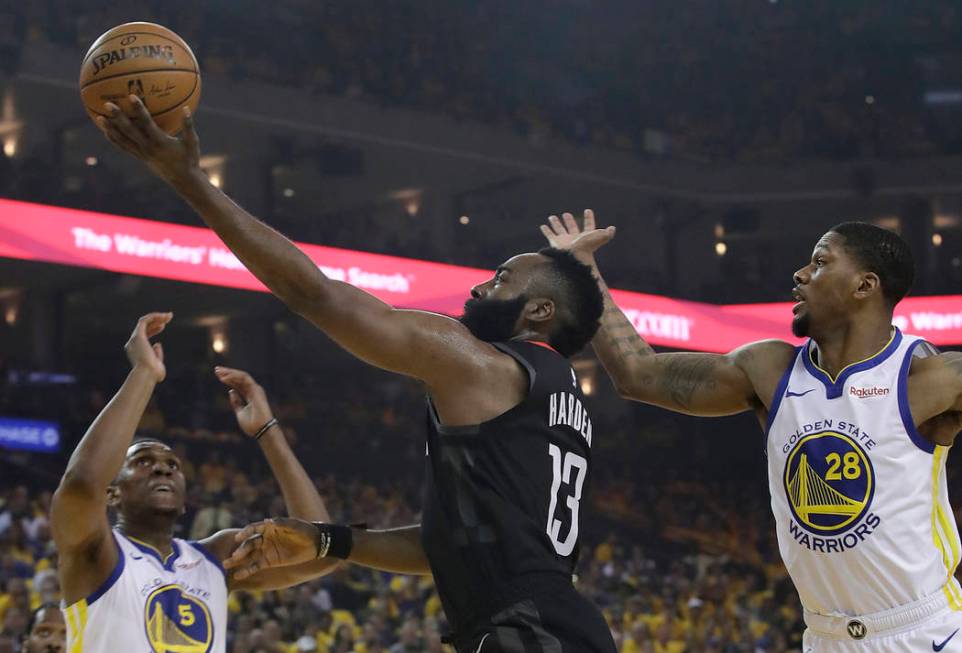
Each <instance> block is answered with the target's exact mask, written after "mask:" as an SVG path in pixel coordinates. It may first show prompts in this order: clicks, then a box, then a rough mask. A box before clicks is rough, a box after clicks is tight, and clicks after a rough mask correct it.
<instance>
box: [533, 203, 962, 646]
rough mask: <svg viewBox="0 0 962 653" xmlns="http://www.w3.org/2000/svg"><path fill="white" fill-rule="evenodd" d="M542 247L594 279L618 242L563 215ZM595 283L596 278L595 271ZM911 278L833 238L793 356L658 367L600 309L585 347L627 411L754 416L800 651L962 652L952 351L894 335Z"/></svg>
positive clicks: (806, 271)
mask: <svg viewBox="0 0 962 653" xmlns="http://www.w3.org/2000/svg"><path fill="white" fill-rule="evenodd" d="M542 232H543V233H544V234H545V236H546V237H547V239H548V242H549V243H550V244H551V245H552V246H554V247H559V248H565V249H568V250H569V251H571V252H572V253H574V254H575V255H576V256H577V257H578V258H579V260H581V261H582V262H584V263H586V264H588V265H592V266H593V267H594V269H595V271H596V273H597V266H596V264H595V260H594V252H595V250H597V249H598V248H599V247H601V246H602V245H604V244H605V243H606V242H608V241H609V240H611V238H612V237H613V236H614V228H613V227H609V228H607V229H595V224H594V215H593V214H592V213H591V212H590V211H586V212H585V222H584V229H581V228H579V226H578V224H577V223H576V221H575V219H574V217H573V216H572V215H571V214H564V215H563V219H562V220H559V219H558V218H557V217H556V216H551V217H550V218H549V224H548V225H545V226H543V227H542ZM597 275H598V278H599V281H600V278H601V277H600V273H597ZM913 277H914V264H913V262H912V255H911V252H910V251H909V248H908V245H907V244H906V243H905V241H903V240H902V239H901V238H900V237H899V236H898V235H897V234H895V233H893V232H891V231H887V230H885V229H881V228H879V227H876V226H874V225H871V224H866V223H859V222H849V223H843V224H839V225H836V226H834V227H832V228H831V229H830V230H829V231H828V232H827V233H825V235H823V236H822V237H821V238H820V239H819V240H818V242H817V243H816V244H815V248H814V250H813V252H812V257H811V260H810V261H809V262H808V263H806V264H805V265H804V266H803V267H801V268H800V269H799V270H798V271H797V272H796V273H795V274H794V278H793V280H794V290H793V292H792V294H793V296H794V298H795V299H796V301H797V303H796V304H795V306H794V308H793V313H794V317H793V319H792V331H793V333H794V334H795V335H796V336H798V337H807V338H808V340H807V341H806V342H805V343H804V344H803V345H802V346H799V347H795V346H793V345H791V344H789V343H787V342H783V341H779V340H767V341H763V342H756V343H751V344H748V345H745V346H743V347H740V348H738V349H736V350H734V351H732V352H731V353H729V354H724V355H716V354H702V353H663V354H659V353H655V351H654V350H652V348H651V347H650V346H648V344H647V343H646V342H645V341H644V340H642V338H641V337H640V336H639V335H638V333H637V332H636V331H635V329H634V327H633V326H632V325H631V323H630V322H629V321H628V319H627V318H626V317H625V315H624V314H622V312H621V310H619V309H618V307H617V306H616V305H615V304H614V302H613V301H612V300H611V296H610V294H609V293H608V292H607V288H606V287H605V286H604V282H603V281H600V285H601V288H602V290H603V292H604V293H605V314H604V317H603V318H602V326H601V329H600V331H599V332H598V335H597V336H595V338H594V341H593V344H594V348H595V351H596V352H597V354H598V357H599V358H600V359H601V361H602V362H603V363H604V366H605V368H606V369H607V371H608V373H609V375H610V376H611V378H612V381H613V382H614V384H615V387H616V388H617V389H618V391H619V392H620V394H621V395H622V396H623V397H625V398H628V399H633V400H636V401H642V402H645V403H649V404H653V405H656V406H661V407H663V408H667V409H669V410H674V411H677V412H681V413H686V414H689V415H701V416H714V415H731V414H735V413H740V412H742V411H748V410H751V411H753V412H754V413H755V415H756V416H757V418H758V421H759V423H760V424H761V426H762V428H763V429H764V431H765V434H766V436H767V438H768V444H767V459H768V460H767V463H768V471H769V490H770V494H771V503H772V511H773V513H774V515H775V522H776V527H777V535H778V541H779V549H780V552H781V555H782V559H783V560H784V562H785V565H786V567H787V568H788V571H789V573H790V574H791V577H792V580H793V581H794V583H795V587H796V589H797V590H798V593H799V596H800V598H801V601H802V605H803V606H804V608H805V623H806V625H807V629H806V632H805V634H804V651H806V652H809V651H814V652H817V653H822V652H825V651H829V652H850V653H856V652H859V653H861V652H863V651H873V652H875V651H877V652H878V653H883V652H884V653H895V652H901V651H905V652H909V651H912V652H917V651H922V650H932V651H943V650H944V651H962V637H956V633H957V632H958V631H959V629H960V628H962V589H960V586H959V582H958V581H957V580H956V578H955V570H956V567H957V565H958V564H959V557H960V551H962V546H960V542H959V533H958V528H957V527H956V522H955V518H954V513H953V511H952V508H951V506H950V505H949V501H948V493H947V491H946V477H945V459H946V454H947V452H948V449H949V447H951V446H952V444H953V442H954V441H955V437H956V435H957V434H958V432H959V430H960V428H962V353H959V352H949V353H944V354H939V353H938V352H937V351H935V350H934V348H932V347H931V345H929V344H928V343H926V342H925V341H923V340H921V339H920V338H917V337H915V336H908V335H905V334H903V333H902V332H901V331H900V330H899V329H898V328H897V327H895V326H893V324H892V315H893V311H894V309H895V306H896V304H898V302H899V301H901V299H902V298H903V297H904V296H905V295H906V293H908V291H909V288H910V286H911V285H912V280H913Z"/></svg>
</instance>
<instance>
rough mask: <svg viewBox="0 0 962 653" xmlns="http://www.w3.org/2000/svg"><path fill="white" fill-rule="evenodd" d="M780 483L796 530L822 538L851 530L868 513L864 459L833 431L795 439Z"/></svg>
mask: <svg viewBox="0 0 962 653" xmlns="http://www.w3.org/2000/svg"><path fill="white" fill-rule="evenodd" d="M784 482H785V492H786V494H787V495H788V503H789V505H790V506H791V509H792V513H793V514H794V515H795V519H796V520H798V523H799V525H801V526H802V528H804V529H806V530H807V531H809V532H810V533H814V534H815V535H822V536H826V535H838V534H841V533H844V532H845V531H847V530H848V529H849V528H851V527H852V526H853V525H855V524H856V523H857V522H858V521H859V519H860V518H861V517H862V516H863V515H865V514H866V513H867V512H868V509H869V507H870V506H871V504H872V496H873V494H874V492H875V472H874V470H873V469H872V463H871V461H870V460H869V458H868V456H866V455H865V452H864V451H863V450H862V447H861V446H859V444H858V443H857V442H856V441H855V440H853V439H852V438H850V437H848V436H847V435H844V434H842V433H837V432H835V431H823V432H821V433H813V434H812V435H808V436H806V437H804V438H802V439H801V440H799V441H798V443H797V444H796V445H795V448H794V449H792V452H791V453H790V454H789V455H788V461H787V462H786V464H785V478H784ZM793 530H794V529H793ZM796 539H799V538H797V537H796ZM859 539H861V534H860V536H859ZM805 540H806V542H807V540H808V538H807V537H806V538H805ZM857 541H858V540H856V542H857ZM819 548H821V547H819ZM833 548H834V547H830V548H829V550H831V549H833ZM846 548H847V547H846Z"/></svg>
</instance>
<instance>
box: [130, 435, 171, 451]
mask: <svg viewBox="0 0 962 653" xmlns="http://www.w3.org/2000/svg"><path fill="white" fill-rule="evenodd" d="M137 444H159V445H160V446H162V447H166V448H167V449H170V448H171V447H170V445H169V444H167V443H166V442H164V441H163V440H158V439H157V438H152V437H150V436H146V435H138V436H136V437H135V438H134V439H133V441H132V442H131V443H130V445H129V446H128V447H127V448H128V449H130V447H132V446H134V445H137Z"/></svg>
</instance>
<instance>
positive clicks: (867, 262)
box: [830, 222, 915, 307]
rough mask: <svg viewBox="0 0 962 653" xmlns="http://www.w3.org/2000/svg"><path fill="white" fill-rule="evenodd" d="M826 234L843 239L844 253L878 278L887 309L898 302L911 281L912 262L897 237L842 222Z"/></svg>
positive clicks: (905, 245) (861, 224)
mask: <svg viewBox="0 0 962 653" xmlns="http://www.w3.org/2000/svg"><path fill="white" fill-rule="evenodd" d="M830 231H833V232H835V233H837V234H838V235H839V236H842V237H843V238H844V239H845V251H846V252H848V253H849V254H851V255H852V256H853V257H854V258H855V259H856V260H857V261H858V262H859V264H860V265H862V266H863V267H864V268H865V269H866V270H868V271H869V272H874V273H875V274H877V275H878V277H879V279H880V280H881V282H882V294H883V295H884V296H885V298H886V299H887V300H888V302H889V304H890V305H891V306H893V307H894V306H895V305H896V304H898V303H899V302H900V301H902V299H903V298H904V297H905V296H906V295H907V294H908V292H909V289H910V288H911V287H912V282H913V281H914V280H915V261H914V260H913V259H912V250H911V249H909V244H908V243H907V242H905V240H904V239H903V238H902V237H901V236H899V235H898V234H897V233H895V232H894V231H889V230H888V229H883V228H881V227H877V226H875V225H874V224H869V223H868V222H843V223H841V224H837V225H835V226H834V227H832V228H831V230H830Z"/></svg>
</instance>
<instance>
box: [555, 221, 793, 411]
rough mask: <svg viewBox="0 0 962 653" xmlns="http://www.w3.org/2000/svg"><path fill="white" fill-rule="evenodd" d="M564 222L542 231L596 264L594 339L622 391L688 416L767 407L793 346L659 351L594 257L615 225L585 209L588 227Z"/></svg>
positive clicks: (558, 244)
mask: <svg viewBox="0 0 962 653" xmlns="http://www.w3.org/2000/svg"><path fill="white" fill-rule="evenodd" d="M562 217H563V219H564V222H562V221H561V220H559V219H558V218H557V217H556V216H551V217H550V218H549V219H548V220H549V225H550V226H542V228H541V230H542V233H544V235H545V236H546V237H547V238H548V242H549V243H551V245H552V246H554V247H562V248H566V249H570V250H571V251H572V252H573V253H574V254H575V255H576V256H577V257H578V258H579V259H580V260H581V261H583V262H584V263H587V264H588V265H591V266H592V269H593V270H594V272H595V275H596V277H597V278H598V284H599V285H600V287H601V290H602V292H603V293H604V296H605V311H604V314H603V315H602V318H601V328H600V329H599V330H598V333H597V335H596V336H595V338H594V340H592V342H591V344H592V345H593V346H594V349H595V353H596V354H597V355H598V358H599V359H601V363H602V364H603V365H604V366H605V370H606V371H607V372H608V376H610V377H611V380H612V382H613V383H614V385H615V388H616V389H617V390H618V393H619V394H620V395H621V396H622V397H624V398H626V399H633V400H635V401H641V402H644V403H648V404H654V405H656V406H661V407H662V408H667V409H669V410H674V411H677V412H681V413H687V414H689V415H701V416H706V417H707V416H715V415H732V414H734V413H740V412H742V411H746V410H749V409H763V408H767V407H768V404H769V402H770V400H771V398H772V394H773V393H774V390H775V386H776V385H777V384H778V379H779V377H780V376H781V373H782V372H783V371H784V370H785V367H786V365H787V363H788V360H789V357H790V356H791V354H792V352H793V351H794V348H793V347H792V346H791V345H789V344H788V343H786V342H782V341H777V340H767V341H762V342H755V343H751V344H748V345H745V346H743V347H739V348H738V349H735V350H734V351H732V352H730V353H728V354H703V353H671V354H659V353H656V352H655V350H654V349H652V348H651V345H649V344H648V343H647V342H645V340H644V339H643V338H642V337H641V336H640V335H638V332H637V331H636V330H635V328H634V326H633V325H632V324H631V322H630V321H629V320H628V318H627V317H626V316H625V314H624V313H622V311H621V309H620V308H618V306H617V305H616V304H615V302H614V300H613V299H612V297H611V293H610V292H609V291H608V287H607V285H606V284H605V282H604V280H603V279H602V277H601V273H600V271H599V270H598V266H597V264H596V262H595V260H594V252H595V250H597V249H598V248H599V247H601V246H602V245H604V244H605V243H607V242H608V241H610V240H611V239H612V238H613V237H614V234H615V231H614V228H613V227H608V228H607V229H595V225H594V214H593V213H592V212H591V211H590V210H588V211H585V227H584V230H581V229H579V228H578V225H577V223H576V222H575V220H574V217H573V216H572V215H571V214H570V213H566V214H564V215H563V216H562Z"/></svg>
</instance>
